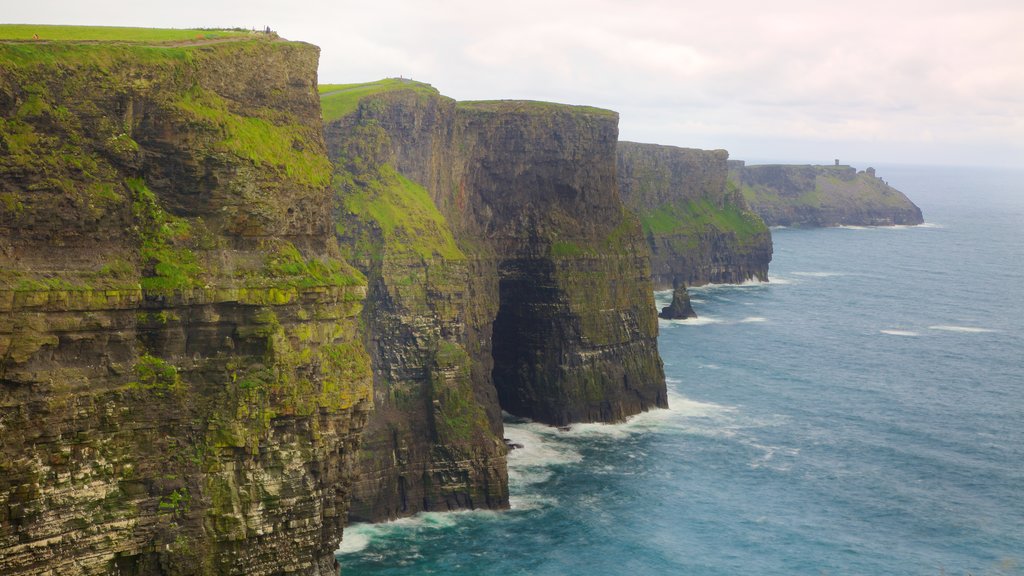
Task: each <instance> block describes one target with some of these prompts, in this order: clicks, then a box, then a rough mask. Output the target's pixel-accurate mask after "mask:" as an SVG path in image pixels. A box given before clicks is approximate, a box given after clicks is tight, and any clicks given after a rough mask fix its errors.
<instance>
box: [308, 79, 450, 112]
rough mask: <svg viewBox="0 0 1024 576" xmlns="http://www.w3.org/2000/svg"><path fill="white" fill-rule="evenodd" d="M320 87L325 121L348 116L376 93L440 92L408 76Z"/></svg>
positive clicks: (321, 105)
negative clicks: (361, 101)
mask: <svg viewBox="0 0 1024 576" xmlns="http://www.w3.org/2000/svg"><path fill="white" fill-rule="evenodd" d="M318 89H319V91H320V107H321V109H322V110H323V118H324V122H333V121H334V120H338V119H339V118H344V117H345V116H348V115H349V114H351V113H353V112H355V111H356V109H357V108H359V101H360V100H362V99H363V98H366V97H367V96H373V95H375V94H382V93H384V92H395V91H399V90H411V91H413V92H417V93H420V94H430V95H438V94H439V92H438V91H437V90H436V89H435V88H434V87H433V86H431V85H430V84H424V83H423V82H416V81H415V80H409V79H406V78H385V79H384V80H378V81H376V82H367V83H362V84H321V85H320V86H319V87H318Z"/></svg>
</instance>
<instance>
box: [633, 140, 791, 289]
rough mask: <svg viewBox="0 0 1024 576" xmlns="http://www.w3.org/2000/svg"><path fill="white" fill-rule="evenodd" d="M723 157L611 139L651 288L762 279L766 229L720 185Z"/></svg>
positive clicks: (768, 251) (768, 246)
mask: <svg viewBox="0 0 1024 576" xmlns="http://www.w3.org/2000/svg"><path fill="white" fill-rule="evenodd" d="M727 159H728V153H727V152H726V151H725V150H696V149H692V148H677V147H675V146H660V145H656V144H637V143H634V142H619V145H618V150H617V162H618V181H619V189H620V190H621V193H622V200H623V202H624V203H625V204H626V206H628V207H629V208H630V209H632V210H634V211H635V212H636V213H637V214H638V215H639V216H640V221H641V223H642V225H643V232H644V236H645V238H646V240H647V244H648V246H649V248H650V251H651V271H652V278H653V281H654V286H655V288H657V289H669V288H676V287H680V286H682V287H683V289H684V290H685V286H698V285H702V284H708V283H715V284H736V283H741V282H744V281H747V280H751V279H758V280H767V279H768V263H769V262H770V261H771V258H772V241H771V233H770V232H769V230H768V227H767V226H765V224H764V223H763V222H762V221H761V219H760V218H759V217H758V216H757V215H756V214H754V213H753V212H752V211H751V210H750V208H749V207H748V206H747V203H746V201H745V200H744V199H743V197H742V196H741V195H740V194H739V193H738V192H737V191H736V190H735V189H734V188H732V187H730V186H727V181H726V179H727V175H728V167H727ZM687 300H688V297H687Z"/></svg>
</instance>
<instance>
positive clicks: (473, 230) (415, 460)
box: [325, 85, 665, 519]
mask: <svg viewBox="0 0 1024 576" xmlns="http://www.w3.org/2000/svg"><path fill="white" fill-rule="evenodd" d="M431 92H432V91H430V90H424V89H423V86H422V85H418V86H416V87H415V89H411V90H402V89H398V90H392V91H386V92H383V93H379V94H376V95H373V96H369V97H366V98H364V99H362V100H361V101H360V102H359V103H358V105H356V106H353V109H352V110H351V112H349V113H348V114H346V115H344V116H343V117H341V118H338V119H335V120H332V121H330V122H329V123H328V126H327V129H326V132H327V135H328V146H329V148H330V150H331V155H332V157H335V158H343V159H347V160H346V161H343V162H339V165H341V166H344V165H346V164H347V165H348V167H347V168H346V170H347V171H348V172H350V173H351V172H357V171H358V169H357V168H356V167H355V166H354V165H353V161H354V162H355V164H359V163H362V162H364V161H365V160H366V159H367V158H369V157H371V156H372V157H374V158H375V160H374V162H375V163H377V164H382V165H386V166H387V167H393V168H394V169H395V170H396V172H397V173H399V174H400V175H401V177H404V178H408V179H409V180H410V181H411V183H415V184H421V185H422V186H423V187H424V188H425V189H426V191H427V192H428V193H429V195H430V199H431V200H432V206H431V208H432V207H433V206H436V207H437V210H438V211H439V213H440V215H441V216H443V218H442V220H441V222H442V224H443V227H444V229H445V231H446V233H450V234H451V237H452V238H453V239H454V240H455V242H456V243H457V248H456V252H457V254H452V253H451V251H450V250H449V249H448V248H444V246H445V243H444V242H437V243H436V249H434V250H433V251H432V253H431V254H429V255H428V254H421V255H420V256H419V257H417V258H416V259H414V260H415V261H416V262H418V263H414V262H411V261H410V262H407V263H405V264H403V265H401V266H395V267H393V268H392V269H391V270H390V271H389V270H387V269H385V268H382V269H381V270H382V273H381V275H380V276H379V277H380V279H381V286H382V289H383V290H386V291H387V292H388V293H389V294H391V293H394V292H395V290H396V286H397V284H398V283H400V282H401V281H403V279H405V278H408V277H409V271H410V270H416V269H418V268H422V269H423V270H424V272H423V274H424V276H429V275H430V274H431V271H432V270H435V269H437V268H438V267H440V269H442V270H445V271H446V272H445V273H444V274H442V275H445V274H449V273H455V274H457V275H458V278H464V279H465V280H466V287H467V289H466V290H465V292H464V293H462V294H460V293H458V292H455V293H454V294H455V295H456V296H457V297H456V298H455V299H454V300H449V303H450V305H451V308H446V310H448V311H449V313H454V314H456V315H457V316H458V317H460V318H461V320H462V323H461V326H462V328H461V330H462V331H461V332H460V331H459V330H458V329H445V328H444V326H445V320H444V318H445V316H444V314H441V313H439V312H438V311H437V310H436V309H434V307H433V305H431V304H430V301H431V300H430V299H431V296H430V294H429V291H428V294H427V296H426V298H425V299H424V298H418V300H417V304H415V305H410V304H411V303H412V302H413V300H410V299H406V300H405V301H404V302H402V301H400V300H399V299H397V298H391V299H386V300H385V299H376V298H374V299H373V301H374V302H375V303H377V304H375V305H380V306H383V307H384V308H381V309H380V310H381V313H380V314H378V315H376V316H374V314H375V313H373V312H371V317H372V318H371V322H370V324H371V326H377V327H378V329H376V330H375V333H377V334H380V335H384V334H386V333H387V332H388V330H387V329H386V328H385V325H386V324H387V322H388V318H389V317H391V315H393V314H399V315H401V316H404V320H403V322H402V323H403V324H406V325H410V324H411V325H417V326H422V327H424V328H425V329H429V330H430V331H433V332H436V333H438V334H444V335H446V336H445V337H444V338H443V339H444V341H445V342H447V343H448V345H451V346H458V347H459V349H460V350H464V351H465V353H466V356H465V357H461V356H460V358H461V360H462V361H464V362H465V364H464V365H463V367H462V368H460V369H461V370H467V369H468V375H469V382H470V384H471V389H472V393H473V397H474V399H475V400H476V402H477V403H478V405H479V407H480V408H481V409H482V413H483V414H485V415H486V417H487V420H486V425H485V423H480V424H479V425H477V426H476V428H475V430H476V432H474V433H473V434H471V435H470V437H471V440H470V441H469V442H467V443H465V445H464V446H465V447H464V449H463V452H462V454H464V455H467V456H468V457H465V458H463V459H461V460H458V461H455V463H456V464H457V466H456V467H454V468H453V467H451V466H450V465H449V463H451V462H453V460H452V459H450V458H448V457H447V455H445V454H441V453H439V452H438V451H437V450H435V449H434V448H432V446H437V441H438V439H437V437H436V436H432V435H430V434H426V435H424V434H420V433H419V431H418V430H417V429H416V428H417V427H420V428H423V427H426V429H428V430H429V423H430V422H431V421H433V422H437V421H438V419H437V414H438V412H437V410H438V408H439V406H440V407H441V409H443V406H444V403H443V400H442V401H440V402H438V403H435V404H434V406H433V407H431V404H430V401H429V400H430V393H429V389H430V384H429V382H430V378H429V377H427V376H425V375H426V374H428V373H429V364H430V360H429V359H430V349H431V346H432V345H433V344H432V342H436V341H438V339H437V338H434V339H431V338H428V337H422V336H417V337H411V338H406V339H405V340H404V342H405V344H402V343H396V342H394V341H393V340H394V338H393V337H390V339H387V338H386V339H382V340H380V343H381V344H382V345H381V346H379V347H378V349H379V351H380V354H378V355H377V356H375V372H376V374H377V383H378V390H379V391H381V390H387V389H402V390H409V391H410V393H411V394H412V395H413V396H414V397H416V398H426V399H428V402H420V403H407V404H405V405H399V403H398V402H397V401H396V399H395V397H394V395H385V394H381V393H379V394H378V395H377V396H376V405H377V408H378V411H377V412H376V415H375V416H374V419H373V421H372V422H371V424H370V426H369V428H368V432H367V437H366V443H365V444H364V446H365V447H366V448H367V450H366V451H364V456H363V457H362V458H361V463H362V468H361V470H362V474H361V476H360V479H359V480H358V481H357V483H356V492H355V494H354V502H353V518H359V519H381V518H388V517H394V516H396V515H402V514H408V513H411V512H415V511H417V510H419V509H436V508H441V509H444V508H450V507H456V506H504V505H506V504H507V500H506V499H504V496H505V495H506V493H505V492H503V491H502V490H498V489H496V488H497V487H499V486H501V487H503V486H504V484H501V485H496V484H495V483H494V481H495V480H497V481H499V482H504V481H505V479H504V477H503V476H500V475H497V474H495V472H496V466H497V465H498V464H499V463H500V465H501V466H503V465H504V446H499V445H496V444H495V443H494V440H495V439H500V437H501V436H500V432H501V420H500V408H499V404H498V401H497V398H496V397H495V396H494V394H495V390H497V393H498V395H499V396H500V397H501V407H502V408H505V409H506V410H508V411H510V412H513V413H517V414H521V415H527V416H530V417H533V418H535V419H537V420H540V421H545V422H549V423H555V424H563V423H568V422H572V421H592V420H604V421H615V420H621V419H623V418H625V417H626V416H628V415H631V414H635V413H637V412H639V411H641V410H645V409H648V408H651V407H655V406H664V405H665V389H664V376H663V373H662V368H661V362H660V359H659V358H658V356H657V352H656V347H655V336H656V331H657V324H656V322H655V318H654V314H653V301H652V298H651V290H650V284H649V280H648V273H649V268H648V266H647V262H646V258H645V254H644V252H645V251H644V247H643V243H642V237H641V236H640V233H639V226H638V224H637V222H636V221H635V219H633V218H632V217H630V216H629V215H628V214H626V213H625V212H624V211H623V209H622V207H621V205H620V202H619V199H618V195H617V190H616V184H615V178H614V170H615V167H614V149H615V137H616V133H617V128H616V120H617V117H616V116H615V115H614V114H613V113H610V112H607V111H602V110H595V109H588V108H583V107H569V106H560V105H552V104H544V103H536V102H487V103H463V104H458V105H456V104H455V103H454V102H453V101H452V100H450V99H448V98H444V97H442V96H440V95H438V94H436V93H431ZM342 96H344V94H342ZM325 106H326V105H325ZM354 128H358V130H361V131H362V132H363V135H362V136H361V137H359V138H357V139H353V138H352V137H351V136H348V135H350V134H353V129H354ZM371 143H372V144H371ZM353 150H355V152H353ZM374 205H375V206H377V207H381V206H382V205H383V204H382V203H380V202H375V203H374ZM350 212H353V214H352V215H354V216H358V215H357V214H354V212H357V210H350ZM357 219H359V218H357ZM428 220H430V221H433V219H432V217H430V218H427V217H426V216H425V215H420V216H418V221H419V222H420V223H419V224H417V223H415V222H406V223H404V224H403V227H404V228H408V229H413V228H417V227H419V228H420V230H421V231H420V232H419V233H417V234H418V235H420V236H422V229H423V226H424V223H425V222H427V221H428ZM362 221H364V222H366V223H368V225H369V226H370V227H371V228H372V227H374V226H378V227H379V226H380V223H381V218H379V217H370V218H362ZM374 222H376V224H374ZM431 226H433V225H431ZM346 230H348V226H347V225H346ZM447 231H450V232H447ZM434 237H435V239H437V238H439V236H434ZM400 243H401V242H400V240H398V239H397V238H396V239H395V240H394V241H393V242H392V243H391V244H392V248H391V250H394V251H400V250H401V248H400V246H398V245H399V244H400ZM383 246H384V247H385V254H384V257H383V262H384V263H385V264H386V263H387V262H388V255H387V254H388V253H387V250H388V242H387V241H386V240H385V241H384V242H383ZM396 253H397V252H396ZM368 270H369V269H368ZM368 273H369V275H370V276H371V278H375V277H377V276H376V275H375V273H374V272H373V271H372V270H369V272H368ZM371 284H372V283H371ZM414 284H415V285H419V281H418V280H416V281H414ZM451 294H452V293H449V296H448V298H449V299H450V298H451ZM421 303H422V304H425V305H421ZM371 330H374V329H372V328H371ZM385 342H387V343H386V344H384V343H385ZM371 348H373V346H371ZM396 349H402V350H404V351H405V352H404V353H403V354H401V355H400V357H395V358H393V359H389V358H388V356H389V352H388V351H389V350H391V351H393V350H396ZM401 423H419V424H413V425H412V426H411V427H406V428H402V424H401ZM371 446H380V447H382V448H384V449H383V450H374V451H371V450H370V447H371ZM460 467H461V471H460V470H459V468H460ZM438 469H443V470H447V471H448V478H452V479H455V481H454V482H452V483H451V487H450V488H444V487H442V489H441V490H440V491H438V490H436V487H437V486H438V484H437V483H436V482H430V481H427V479H429V478H431V477H432V476H431V475H432V473H433V472H432V471H435V470H438ZM466 479H468V483H465V484H463V481H464V480H466ZM482 480H486V484H485V485H484V486H482V485H481V481H482ZM484 488H486V489H484ZM431 490H434V491H433V492H431ZM474 490H475V492H474ZM466 494H468V495H473V494H477V495H478V496H474V497H472V498H464V497H463V496H462V495H466ZM481 496H484V497H481Z"/></svg>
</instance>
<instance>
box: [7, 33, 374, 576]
mask: <svg viewBox="0 0 1024 576" xmlns="http://www.w3.org/2000/svg"><path fill="white" fill-rule="evenodd" d="M130 32H131V31H125V34H128V35H130ZM185 32H186V33H188V32H187V31H185ZM147 34H148V32H147ZM189 34H194V32H193V33H189ZM203 34H205V33H202V32H200V33H199V35H200V36H203ZM236 36H238V37H236V38H234V39H233V40H232V41H225V42H221V41H218V42H215V43H207V42H206V41H205V40H204V39H202V38H200V39H199V40H195V39H194V36H192V35H190V36H189V41H188V42H187V43H185V44H177V43H165V44H159V45H144V44H141V43H138V42H132V41H125V42H119V43H94V42H85V43H79V42H73V41H69V42H58V41H49V42H45V43H33V42H28V43H4V44H0V151H2V153H0V573H3V574H40V573H55V574H56V573H59V574H115V573H116V574H138V575H141V574H168V575H170V574H180V575H185V574H248V575H254V574H267V575H269V574H285V573H288V574H297V573H301V574H313V573H322V574H329V573H332V572H334V573H336V570H335V569H334V568H333V567H332V565H333V563H334V560H333V554H332V552H333V550H334V549H335V547H336V545H337V542H338V540H339V539H340V536H341V530H342V526H343V525H344V522H345V519H346V516H347V506H348V490H349V485H350V480H351V475H350V474H349V472H348V470H349V469H350V468H351V466H352V464H353V462H352V459H353V457H354V456H355V447H356V445H357V442H358V438H359V435H358V433H359V431H360V430H361V429H362V427H363V425H364V424H365V422H366V418H367V414H368V412H369V410H370V408H371V398H370V394H371V374H370V357H369V355H368V354H367V353H366V352H365V351H364V348H363V345H362V342H361V340H360V338H359V337H358V331H359V323H360V321H359V315H360V310H361V308H362V303H363V299H364V297H365V294H366V281H365V278H364V276H363V274H361V273H360V272H359V271H358V270H356V269H354V268H353V267H351V266H349V265H348V264H347V263H346V262H345V260H344V259H343V258H342V257H341V252H340V251H339V247H338V244H337V240H336V238H335V234H334V222H333V220H332V218H333V215H332V213H331V209H330V207H331V205H332V202H331V198H332V194H331V189H330V182H331V165H330V163H329V161H328V159H327V155H326V150H325V144H324V139H323V131H322V124H321V120H320V108H319V101H318V97H317V92H316V69H317V59H318V54H319V50H318V49H317V48H316V47H314V46H310V45H307V44H301V43H293V42H282V41H276V40H275V38H274V37H273V36H272V35H261V36H259V37H257V36H254V35H248V34H241V35H236ZM147 37H148V36H147Z"/></svg>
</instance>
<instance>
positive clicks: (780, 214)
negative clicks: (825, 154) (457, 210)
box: [729, 162, 924, 227]
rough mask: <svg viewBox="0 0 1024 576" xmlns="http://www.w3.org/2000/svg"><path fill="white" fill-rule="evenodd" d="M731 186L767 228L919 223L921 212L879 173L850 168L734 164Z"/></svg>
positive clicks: (731, 168)
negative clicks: (745, 200) (878, 174)
mask: <svg viewBox="0 0 1024 576" xmlns="http://www.w3.org/2000/svg"><path fill="white" fill-rule="evenodd" d="M729 180H730V182H731V183H732V184H733V185H734V186H735V187H736V188H737V189H739V190H741V191H742V193H743V196H744V197H745V198H746V199H747V201H748V202H749V203H750V206H751V207H752V208H753V209H754V211H755V212H757V213H758V214H760V215H761V217H762V218H763V219H764V221H765V223H767V224H768V225H769V226H809V227H816V226H842V225H849V226H892V225H896V224H921V223H923V222H924V219H923V217H922V216H921V209H920V208H918V207H917V206H916V205H914V203H913V202H911V201H910V199H909V198H907V197H906V195H904V194H903V193H902V192H900V191H899V190H897V189H895V188H893V187H892V186H889V185H888V184H887V183H886V182H885V181H884V180H882V179H881V178H879V177H877V176H876V175H875V170H874V169H873V168H868V169H867V170H863V171H860V172H858V171H857V170H856V169H855V168H852V167H850V166H810V165H779V164H767V165H762V166H746V165H745V164H744V163H743V162H730V170H729Z"/></svg>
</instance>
